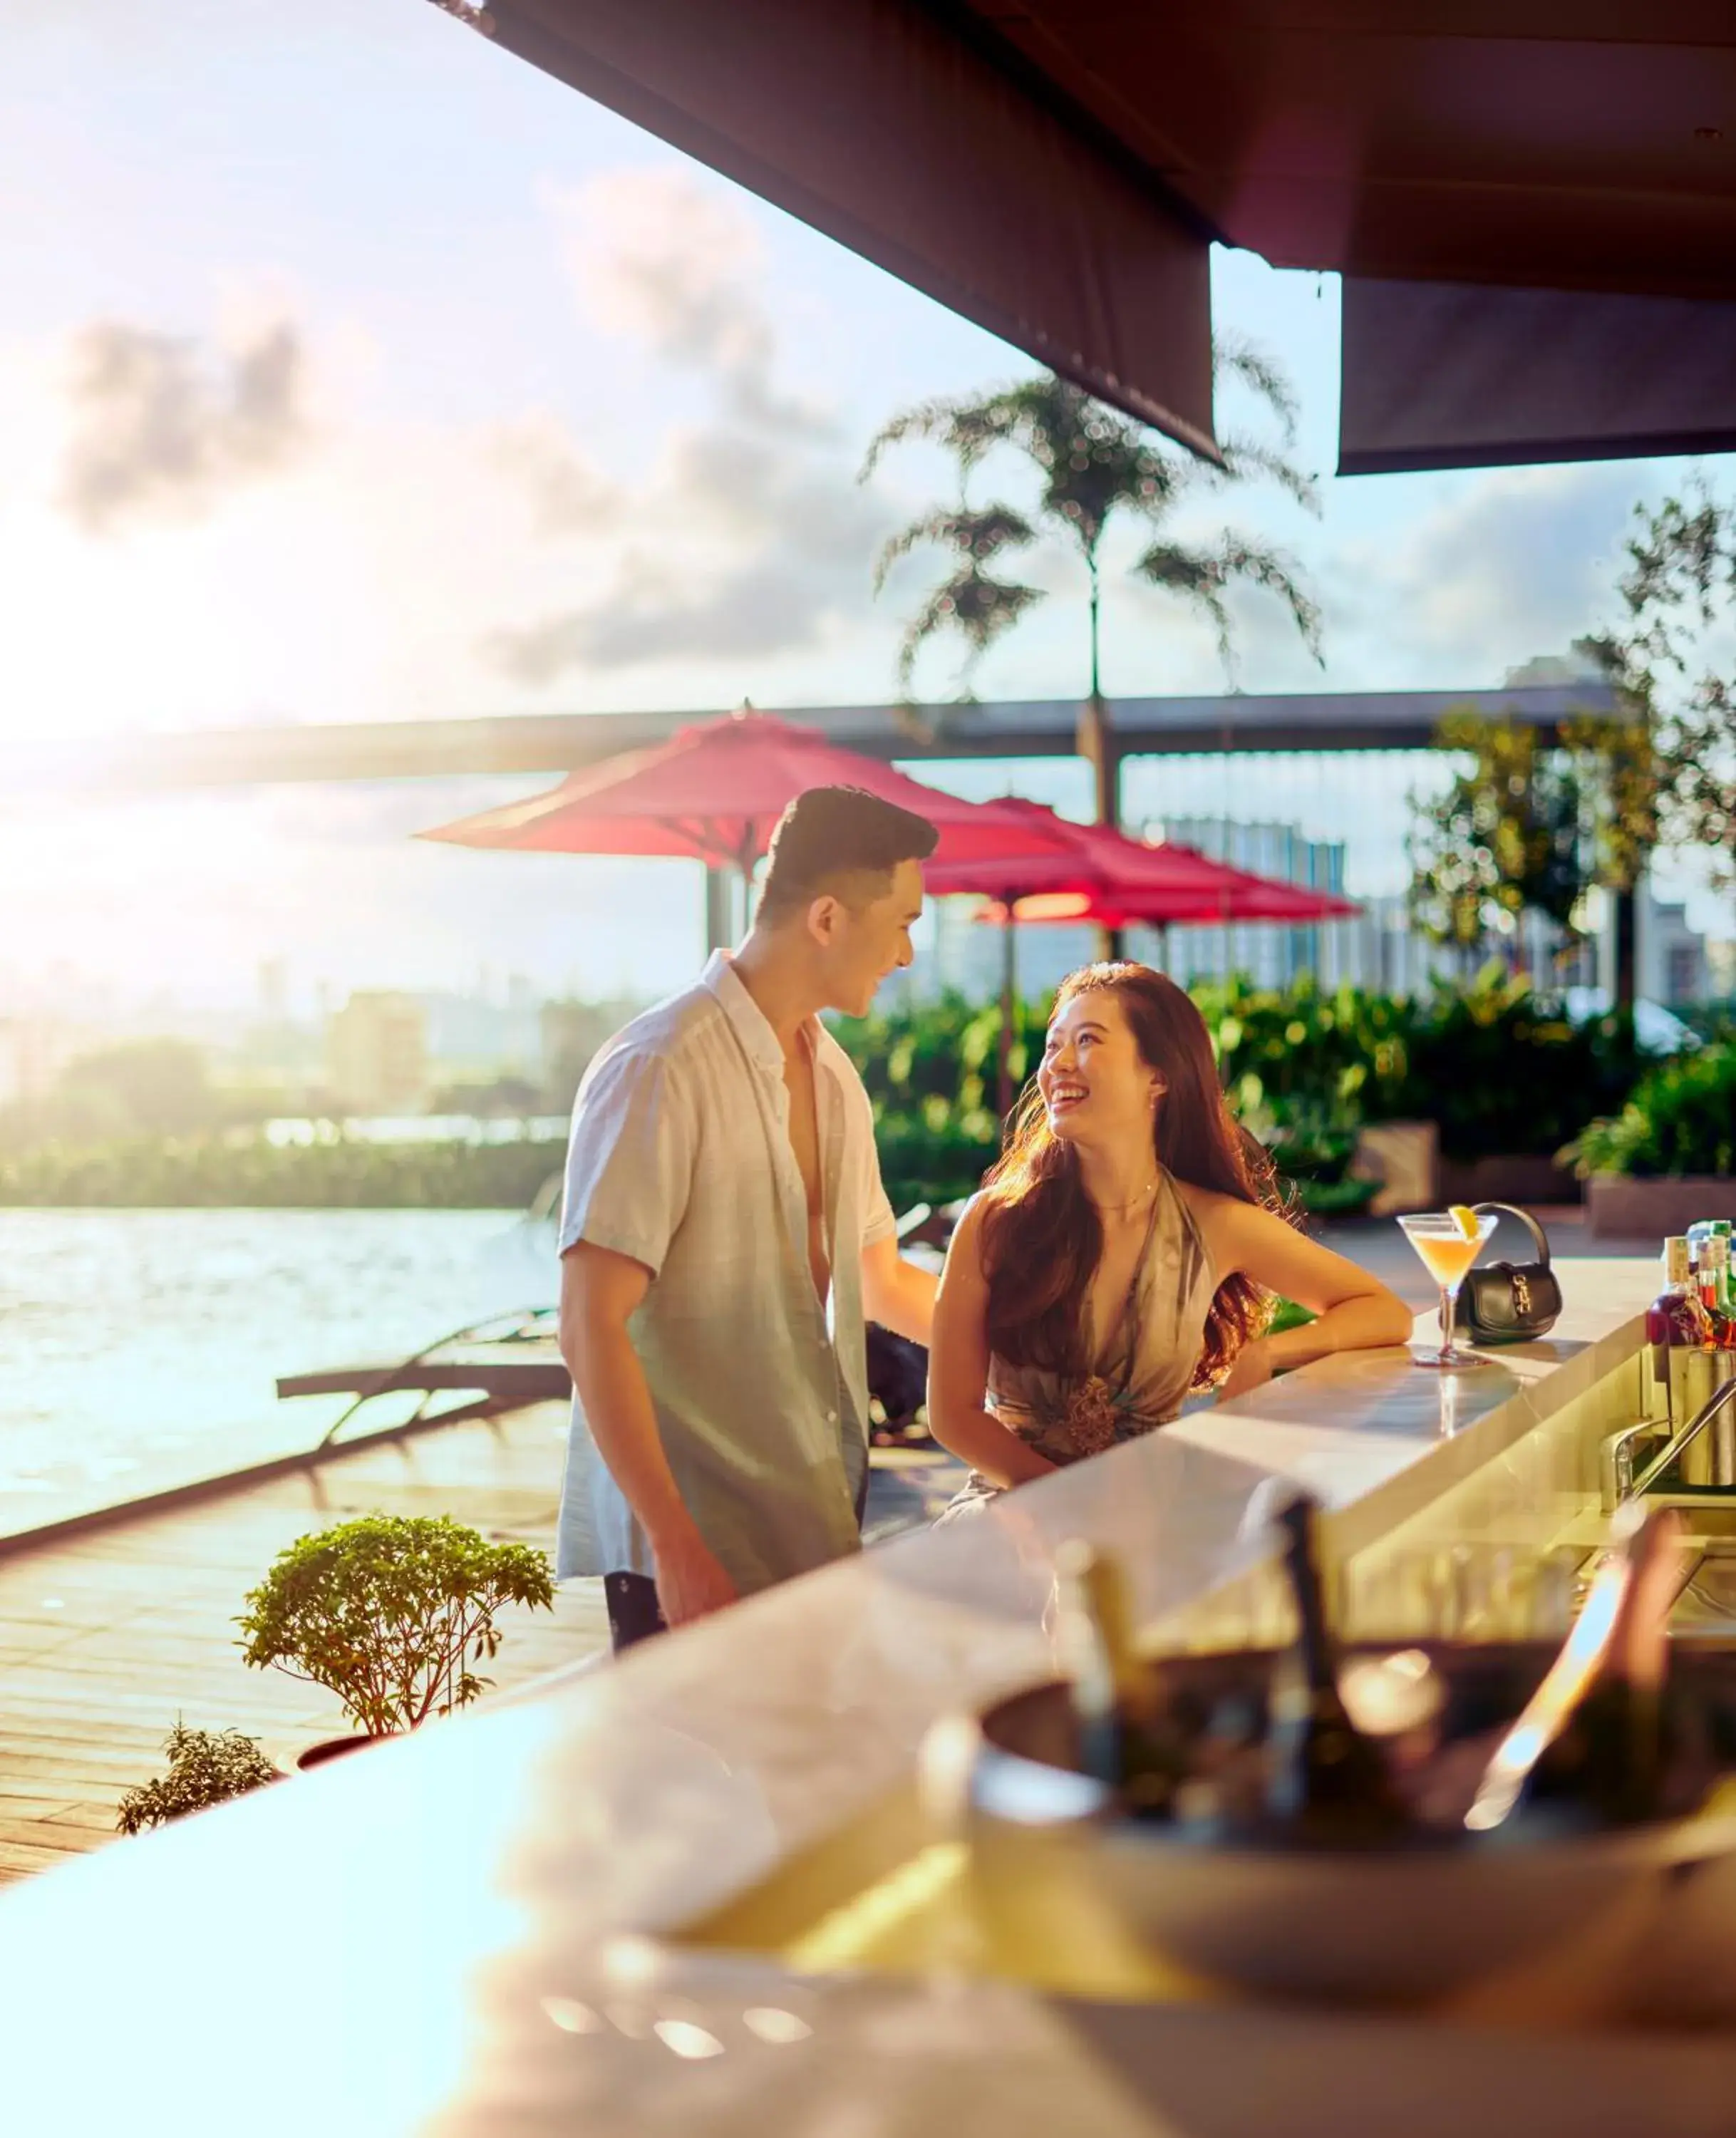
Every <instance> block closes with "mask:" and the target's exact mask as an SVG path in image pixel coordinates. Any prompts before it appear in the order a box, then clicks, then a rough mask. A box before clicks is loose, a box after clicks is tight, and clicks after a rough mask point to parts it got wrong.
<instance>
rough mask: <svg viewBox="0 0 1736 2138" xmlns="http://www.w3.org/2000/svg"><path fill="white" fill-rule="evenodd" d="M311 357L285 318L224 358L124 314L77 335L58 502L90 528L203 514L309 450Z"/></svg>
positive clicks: (107, 529)
mask: <svg viewBox="0 0 1736 2138" xmlns="http://www.w3.org/2000/svg"><path fill="white" fill-rule="evenodd" d="M306 373H307V359H306V352H305V347H304V345H303V343H302V339H301V337H300V334H299V332H298V331H297V329H295V327H294V326H293V325H290V323H289V322H287V321H280V322H278V323H277V324H276V325H272V326H269V327H266V328H265V329H263V330H262V331H261V332H259V333H257V334H255V335H254V336H253V338H252V339H251V340H248V341H246V342H245V343H243V344H241V345H240V346H239V347H237V349H235V350H234V351H233V352H232V353H230V354H221V355H219V356H218V357H217V359H216V361H215V362H212V361H211V360H209V359H205V358H203V357H202V354H201V352H200V350H199V349H198V347H197V344H195V343H193V342H191V341H188V340H186V339H182V338H180V337H178V336H174V335H171V334H158V333H154V332H152V331H151V330H149V329H146V328H143V327H137V326H129V325H126V324H125V323H124V322H122V321H118V320H108V321H100V322H98V323H96V324H95V325H90V326H87V327H85V329H83V330H82V332H81V333H80V334H78V335H77V336H76V339H75V341H74V344H73V349H72V364H71V376H70V379H69V381H68V385H67V389H66V398H67V401H68V403H69V404H70V413H71V429H70V432H69V436H68V437H67V441H66V451H65V457H64V461H63V463H62V467H61V505H62V506H63V508H64V510H66V512H67V513H68V514H69V515H71V518H72V520H74V521H75V523H76V525H78V526H80V528H81V529H83V530H84V531H85V533H87V534H111V533H113V532H115V530H117V529H118V528H119V527H121V526H123V525H125V524H127V523H128V522H129V521H134V520H149V519H159V520H161V519H167V520H182V521H186V520H200V519H202V518H204V517H206V516H207V515H208V514H209V513H211V512H212V510H214V509H215V508H216V507H217V505H218V504H219V503H221V502H222V500H223V498H224V497H225V496H226V495H227V494H229V493H230V492H231V491H234V490H236V489H238V488H241V487H242V486H246V485H247V484H250V483H252V482H256V481H259V480H261V478H262V477H264V476H269V475H272V474H275V473H276V472H277V471H279V470H280V469H281V468H283V467H284V466H286V465H288V464H289V463H290V461H292V460H293V459H294V458H295V456H297V455H298V453H299V452H300V451H301V450H302V448H303V447H305V444H306V443H307V441H308V437H309V426H308V422H307V419H306V415H305V407H304V403H305V393H306V383H307V382H306Z"/></svg>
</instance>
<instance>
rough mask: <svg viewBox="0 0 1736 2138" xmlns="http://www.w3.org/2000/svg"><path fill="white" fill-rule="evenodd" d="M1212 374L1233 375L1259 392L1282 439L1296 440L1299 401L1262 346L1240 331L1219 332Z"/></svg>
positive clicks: (1214, 339)
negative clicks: (1258, 345)
mask: <svg viewBox="0 0 1736 2138" xmlns="http://www.w3.org/2000/svg"><path fill="white" fill-rule="evenodd" d="M1212 378H1213V379H1214V380H1216V379H1218V378H1235V379H1239V380H1240V381H1241V383H1242V384H1243V385H1244V386H1246V388H1248V389H1249V390H1250V391H1251V393H1256V394H1257V395H1258V396H1259V398H1261V400H1262V401H1264V402H1265V405H1266V406H1267V408H1270V410H1271V412H1272V413H1273V414H1274V415H1275V417H1277V418H1278V422H1279V424H1280V427H1281V428H1282V430H1283V432H1284V442H1285V445H1287V446H1293V445H1295V442H1296V424H1297V422H1298V419H1299V418H1300V416H1301V413H1302V410H1301V405H1300V403H1299V402H1298V401H1297V399H1296V395H1295V388H1293V387H1292V386H1291V384H1290V381H1289V379H1288V378H1285V375H1284V373H1283V372H1282V371H1281V370H1280V369H1279V367H1278V365H1277V364H1276V363H1275V361H1274V359H1272V358H1271V357H1270V356H1268V355H1267V354H1266V353H1265V350H1264V349H1261V348H1259V347H1257V346H1256V344H1254V343H1253V342H1251V341H1249V340H1247V339H1246V338H1245V337H1244V336H1243V335H1241V334H1230V333H1225V332H1220V333H1218V334H1214V335H1213V336H1212Z"/></svg>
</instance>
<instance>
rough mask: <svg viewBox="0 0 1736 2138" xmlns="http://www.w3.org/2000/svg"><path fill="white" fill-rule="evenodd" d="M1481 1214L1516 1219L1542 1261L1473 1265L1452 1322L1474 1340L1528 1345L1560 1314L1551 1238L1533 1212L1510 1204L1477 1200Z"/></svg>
mask: <svg viewBox="0 0 1736 2138" xmlns="http://www.w3.org/2000/svg"><path fill="white" fill-rule="evenodd" d="M1472 1207H1473V1208H1474V1209H1475V1212H1476V1213H1477V1215H1478V1216H1479V1217H1481V1216H1482V1215H1483V1214H1484V1213H1485V1212H1493V1213H1494V1214H1495V1217H1497V1218H1517V1219H1518V1220H1519V1223H1520V1224H1522V1225H1523V1226H1524V1228H1525V1230H1526V1231H1527V1232H1528V1233H1529V1234H1530V1235H1531V1244H1532V1246H1533V1247H1534V1248H1535V1249H1536V1251H1537V1259H1536V1261H1535V1262H1484V1263H1480V1264H1476V1265H1474V1266H1473V1267H1471V1269H1470V1271H1469V1272H1467V1273H1466V1276H1465V1282H1464V1283H1463V1285H1461V1286H1460V1290H1459V1303H1458V1306H1457V1308H1456V1311H1455V1313H1454V1315H1453V1326H1454V1327H1455V1328H1456V1329H1462V1330H1464V1332H1465V1335H1467V1336H1469V1337H1470V1340H1471V1342H1472V1343H1473V1344H1526V1343H1529V1342H1530V1341H1531V1340H1533V1339H1534V1337H1538V1336H1547V1335H1548V1333H1549V1331H1550V1330H1552V1329H1553V1327H1554V1326H1555V1317H1556V1316H1557V1315H1558V1314H1559V1313H1560V1312H1561V1284H1560V1281H1559V1280H1558V1278H1557V1276H1556V1274H1555V1272H1554V1271H1553V1269H1552V1268H1551V1267H1549V1236H1548V1233H1546V1232H1544V1230H1543V1227H1542V1226H1541V1225H1539V1223H1538V1222H1537V1220H1536V1218H1534V1217H1533V1216H1532V1215H1531V1213H1530V1212H1529V1210H1520V1209H1517V1208H1514V1205H1513V1204H1512V1203H1475V1204H1474V1205H1473V1206H1472Z"/></svg>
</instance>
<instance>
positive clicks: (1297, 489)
mask: <svg viewBox="0 0 1736 2138" xmlns="http://www.w3.org/2000/svg"><path fill="white" fill-rule="evenodd" d="M1218 450H1219V451H1220V452H1222V455H1223V456H1224V471H1225V476H1226V477H1227V478H1228V480H1229V481H1231V482H1244V481H1246V480H1247V479H1248V478H1249V477H1250V476H1265V478H1266V480H1267V481H1269V482H1275V483H1276V484H1277V486H1278V487H1279V488H1280V490H1281V491H1285V493H1286V494H1287V495H1289V496H1290V497H1291V498H1293V499H1294V500H1295V502H1296V503H1297V504H1298V505H1300V506H1301V507H1302V509H1303V510H1304V512H1311V513H1313V515H1314V517H1315V519H1316V520H1318V519H1319V516H1320V492H1319V486H1317V485H1316V483H1315V481H1314V477H1313V476H1311V475H1308V474H1305V473H1304V471H1303V470H1302V469H1300V468H1299V467H1298V466H1296V464H1295V461H1292V460H1290V459H1289V458H1288V457H1287V456H1285V454H1283V453H1281V452H1279V451H1278V450H1277V449H1276V447H1272V446H1266V445H1262V444H1261V442H1260V441H1259V440H1258V439H1257V438H1244V437H1226V438H1220V439H1219V441H1218Z"/></svg>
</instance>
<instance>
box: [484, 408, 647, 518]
mask: <svg viewBox="0 0 1736 2138" xmlns="http://www.w3.org/2000/svg"><path fill="white" fill-rule="evenodd" d="M495 464H496V466H499V467H500V469H501V470H502V471H503V472H504V473H505V474H506V475H508V476H510V477H512V478H513V479H514V481H517V482H518V483H519V484H520V485H521V486H523V488H524V491H526V492H527V493H528V495H529V498H530V501H531V505H532V509H533V510H534V515H535V523H536V529H537V532H538V533H539V534H550V535H563V534H600V533H603V532H605V531H607V530H608V529H609V528H611V527H612V526H613V525H615V524H616V523H617V521H618V520H619V518H620V514H621V505H622V497H621V492H620V491H619V490H618V489H617V487H616V486H615V485H614V484H613V483H612V482H611V481H609V480H608V478H607V476H605V475H604V474H603V473H602V471H601V470H600V469H599V468H597V467H596V466H593V465H592V462H591V461H589V460H588V458H587V457H586V456H585V455H584V454H583V452H580V451H579V449H578V447H577V446H576V445H575V444H574V442H573V440H572V438H571V437H568V434H567V432H566V431H565V429H564V428H563V426H562V425H561V424H560V423H559V422H558V421H557V420H556V419H555V418H553V417H549V416H532V417H527V418H526V419H525V420H524V422H521V423H514V424H513V425H511V426H510V427H508V428H507V429H505V430H503V431H502V432H500V435H499V437H497V438H496V440H495Z"/></svg>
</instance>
